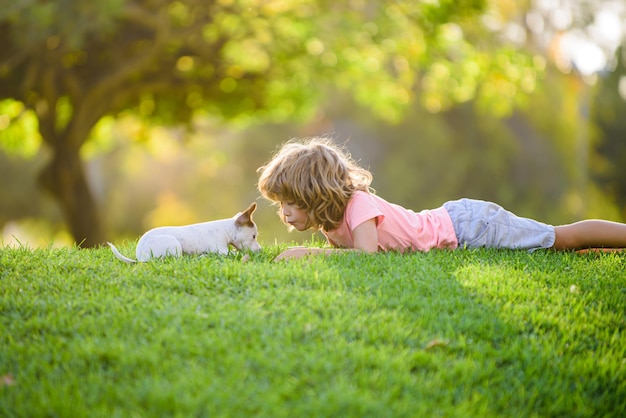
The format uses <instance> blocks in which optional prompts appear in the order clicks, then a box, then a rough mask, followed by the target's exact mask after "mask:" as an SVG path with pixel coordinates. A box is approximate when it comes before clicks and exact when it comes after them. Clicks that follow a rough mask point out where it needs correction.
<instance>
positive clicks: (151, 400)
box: [0, 243, 626, 418]
mask: <svg viewBox="0 0 626 418" xmlns="http://www.w3.org/2000/svg"><path fill="white" fill-rule="evenodd" d="M120 247H121V250H122V251H123V252H125V253H127V254H133V248H134V244H128V243H127V244H126V245H121V246H120ZM280 249H281V248H280V247H278V246H275V247H272V246H270V247H268V248H266V249H264V250H263V252H262V253H259V254H255V255H253V256H252V259H251V260H250V261H248V262H242V261H241V257H240V256H239V255H237V254H233V255H230V256H228V257H222V258H220V257H217V256H206V257H184V258H182V259H167V260H156V261H152V262H149V263H141V264H137V265H126V264H124V263H121V262H119V261H118V260H116V259H115V258H114V257H113V256H112V254H111V252H110V251H109V250H108V249H104V248H103V249H98V250H78V249H43V250H29V249H24V248H19V249H9V248H4V249H0V298H1V299H0V416H2V417H13V416H16V417H157V416H159V417H160V416H179V417H241V416H259V417H310V416H316V417H318V416H319V417H365V416H370V417H433V416H434V417H436V416H442V417H481V418H483V417H622V416H624V413H625V411H626V255H624V254H601V255H584V256H583V255H576V254H571V253H551V252H541V251H537V252H535V253H532V254H529V253H527V252H523V251H493V250H477V251H464V250H457V251H453V252H450V251H432V252H430V253H416V254H410V255H399V254H394V253H388V254H376V255H359V254H354V253H350V254H344V255H339V256H331V257H319V258H315V259H309V260H297V261H292V262H281V263H273V262H271V260H272V258H273V256H275V255H276V254H277V253H278V252H279V251H280Z"/></svg>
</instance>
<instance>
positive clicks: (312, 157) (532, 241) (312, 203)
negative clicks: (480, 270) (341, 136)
mask: <svg viewBox="0 0 626 418" xmlns="http://www.w3.org/2000/svg"><path fill="white" fill-rule="evenodd" d="M258 172H259V173H260V177H259V183H258V188H259V191H260V192H261V194H262V195H263V197H265V198H266V199H268V200H270V201H271V202H273V203H274V204H277V205H278V206H279V210H278V215H279V216H280V218H281V220H282V221H283V222H284V223H285V224H286V225H288V228H289V229H290V230H293V229H295V230H298V231H306V230H308V229H316V230H320V231H321V232H322V233H323V234H324V236H325V237H326V239H327V240H328V242H329V243H330V244H331V245H332V246H333V247H335V248H309V247H291V248H288V249H287V250H285V251H283V252H282V253H281V254H280V255H279V256H278V257H277V258H276V260H282V259H288V258H300V257H303V256H307V255H313V254H328V253H332V252H336V251H344V250H347V249H351V250H361V251H365V252H368V253H374V252H377V251H389V250H395V251H401V252H404V251H428V250H430V249H432V248H448V249H455V248H458V247H461V248H478V247H487V248H511V249H537V248H551V249H554V250H581V249H589V248H598V247H602V248H623V247H626V224H622V223H618V222H610V221H605V220H595V219H593V220H591V219H590V220H584V221H580V222H576V223H572V224H567V225H560V226H552V225H547V224H545V223H542V222H539V221H535V220H533V219H528V218H522V217H519V216H517V215H515V214H513V213H511V212H509V211H507V210H505V209H503V208H502V207H501V206H499V205H497V204H495V203H492V202H486V201H482V200H473V199H460V200H455V201H450V202H446V203H445V204H444V205H443V206H442V207H439V208H437V209H432V210H423V211H421V212H414V211H412V210H410V209H405V208H403V207H402V206H399V205H396V204H393V203H390V202H387V201H386V200H385V199H383V198H381V197H380V196H378V195H376V194H374V191H373V190H372V189H371V187H370V184H371V182H372V174H371V173H370V172H369V171H368V170H366V169H364V168H362V167H360V166H359V165H358V164H357V163H356V162H355V161H354V160H353V159H352V157H351V156H350V155H349V154H348V153H347V152H346V151H344V150H343V149H341V148H339V147H338V146H336V145H334V144H333V143H332V142H331V141H330V140H329V139H327V138H321V137H317V138H311V139H305V140H292V141H289V142H287V143H285V144H284V145H283V146H282V148H281V149H280V150H279V151H278V152H277V153H276V155H274V157H273V158H272V159H271V160H270V161H269V162H268V163H267V164H266V165H264V166H262V167H260V168H259V169H258Z"/></svg>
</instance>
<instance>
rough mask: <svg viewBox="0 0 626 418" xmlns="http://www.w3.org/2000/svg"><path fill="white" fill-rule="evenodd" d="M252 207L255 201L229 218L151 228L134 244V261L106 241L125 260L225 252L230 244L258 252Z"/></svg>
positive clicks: (127, 261) (131, 261) (118, 256)
mask: <svg viewBox="0 0 626 418" xmlns="http://www.w3.org/2000/svg"><path fill="white" fill-rule="evenodd" d="M255 210H256V203H252V204H251V205H250V207H248V209H246V210H245V211H244V212H241V213H238V214H237V215H235V216H234V217H232V218H229V219H222V220H219V221H211V222H203V223H198V224H192V225H185V226H163V227H159V228H154V229H151V230H149V231H148V232H146V233H145V234H143V236H142V237H141V239H140V240H139V242H138V243H137V250H136V252H135V253H136V255H137V260H133V259H131V258H128V257H125V256H124V255H122V254H121V253H120V252H119V251H118V250H117V248H115V246H114V245H113V244H111V243H110V242H109V243H108V244H109V245H110V246H111V250H112V251H113V254H115V256H116V257H117V258H118V259H120V260H122V261H124V262H126V263H136V262H137V261H148V260H149V259H151V258H157V257H166V256H173V257H180V256H181V255H182V254H202V253H218V254H227V253H228V249H229V246H230V245H232V246H233V247H235V248H236V249H237V250H244V249H247V250H250V251H259V250H260V249H261V246H260V245H259V243H258V242H257V240H256V237H257V235H258V231H257V227H256V224H255V223H254V221H253V220H252V213H253V212H254V211H255Z"/></svg>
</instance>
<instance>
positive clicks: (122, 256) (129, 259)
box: [107, 242, 137, 264]
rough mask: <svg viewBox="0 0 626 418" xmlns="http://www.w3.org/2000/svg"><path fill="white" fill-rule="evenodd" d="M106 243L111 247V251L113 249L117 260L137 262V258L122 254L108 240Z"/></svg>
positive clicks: (130, 262) (129, 262)
mask: <svg viewBox="0 0 626 418" xmlns="http://www.w3.org/2000/svg"><path fill="white" fill-rule="evenodd" d="M107 244H109V247H111V251H113V254H114V255H115V257H116V258H117V259H118V260H122V261H123V262H125V263H128V264H133V263H136V262H137V260H133V259H132V258H128V257H126V256H124V255H123V254H122V253H120V252H119V251H118V250H117V248H115V245H113V244H111V243H110V242H107Z"/></svg>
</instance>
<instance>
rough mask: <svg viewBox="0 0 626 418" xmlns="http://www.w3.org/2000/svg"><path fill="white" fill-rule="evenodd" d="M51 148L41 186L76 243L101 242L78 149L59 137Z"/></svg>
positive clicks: (100, 227)
mask: <svg viewBox="0 0 626 418" xmlns="http://www.w3.org/2000/svg"><path fill="white" fill-rule="evenodd" d="M52 152H53V155H52V159H51V160H50V162H49V163H48V165H47V166H46V167H45V168H44V169H43V171H42V172H41V177H40V181H41V184H42V186H43V187H44V189H46V190H47V191H49V192H50V193H51V194H52V196H53V197H54V198H55V199H56V200H57V202H58V203H59V206H60V208H61V211H62V213H63V216H64V217H65V221H66V224H67V226H68V227H69V229H70V233H71V234H72V236H73V237H74V239H75V241H76V244H78V245H79V246H81V247H83V248H91V247H95V246H97V245H99V244H102V243H103V242H104V241H105V240H104V234H103V231H102V226H101V223H100V219H99V217H98V210H97V208H96V204H95V200H94V198H93V196H92V194H91V192H90V190H89V185H88V184H87V178H86V176H85V170H84V167H83V164H82V162H81V160H80V153H79V149H78V148H75V147H71V146H68V144H67V143H64V142H63V141H60V142H58V143H57V144H56V145H55V146H54V147H53V149H52Z"/></svg>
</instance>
